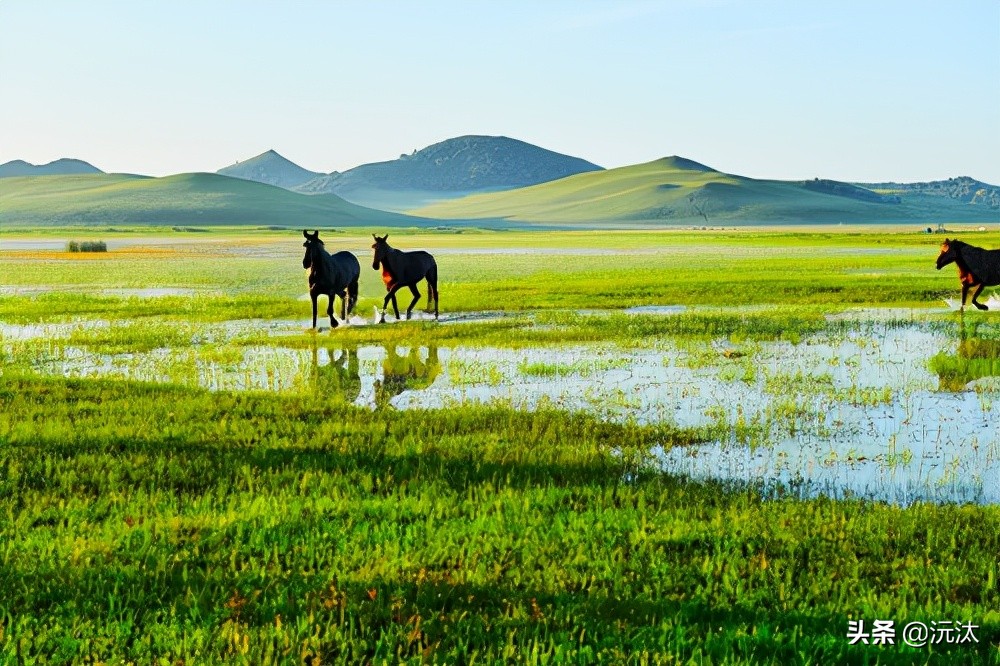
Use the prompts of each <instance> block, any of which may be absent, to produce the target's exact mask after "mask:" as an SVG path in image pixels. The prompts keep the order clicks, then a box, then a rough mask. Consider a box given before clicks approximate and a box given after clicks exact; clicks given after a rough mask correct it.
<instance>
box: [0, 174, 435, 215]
mask: <svg viewBox="0 0 1000 666" xmlns="http://www.w3.org/2000/svg"><path fill="white" fill-rule="evenodd" d="M0 219H2V220H3V223H4V225H5V226H33V227H41V226H67V225H74V226H75V225H82V226H97V225H100V226H104V225H108V226H130V225H153V226H159V225H163V226H200V225H205V226H209V225H212V226H215V225H266V226H287V227H292V228H306V227H308V228H317V227H342V226H377V227H387V226H397V227H398V226H421V225H424V224H427V223H428V222H429V221H428V220H420V219H417V218H413V217H407V216H405V215H399V214H396V213H387V212H385V211H380V210H372V209H370V208H364V207H362V206H357V205H355V204H352V203H348V202H347V201H344V200H343V199H341V198H340V197H338V196H336V195H334V194H322V195H317V196H306V195H304V194H297V193H295V192H291V191H289V190H285V189H282V188H280V187H274V186H271V185H265V184H262V183H255V182H252V181H248V180H241V179H238V178H228V177H225V176H220V175H217V174H210V173H186V174H179V175H176V176H167V177H165V178H150V177H147V176H133V175H124V174H89V175H71V176H53V177H51V178H24V177H20V178H8V179H5V180H4V181H3V185H2V189H0Z"/></svg>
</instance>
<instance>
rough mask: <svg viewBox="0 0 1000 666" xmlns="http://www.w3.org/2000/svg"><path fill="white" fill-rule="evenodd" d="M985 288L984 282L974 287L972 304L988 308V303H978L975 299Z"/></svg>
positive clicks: (983, 308) (982, 308)
mask: <svg viewBox="0 0 1000 666" xmlns="http://www.w3.org/2000/svg"><path fill="white" fill-rule="evenodd" d="M985 288H986V284H985V283H984V284H980V285H979V288H978V289H976V293H974V294H973V295H972V304H973V305H975V306H976V307H977V308H979V309H980V310H989V309H990V308H989V306H988V305H986V304H984V303H980V302H979V301H977V300H976V299H977V298H979V294H981V293H983V289H985Z"/></svg>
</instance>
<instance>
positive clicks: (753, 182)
mask: <svg viewBox="0 0 1000 666" xmlns="http://www.w3.org/2000/svg"><path fill="white" fill-rule="evenodd" d="M948 182H952V181H948ZM988 187H990V186H986V188H983V187H978V188H976V187H969V188H965V187H964V186H962V187H958V186H957V185H956V187H955V188H954V189H955V190H956V191H958V190H961V191H966V190H968V191H970V192H971V194H970V195H968V196H967V197H966V198H964V199H963V198H958V197H956V196H943V195H942V196H929V195H927V194H923V193H922V194H919V195H918V196H913V195H910V194H908V193H907V192H906V191H905V188H899V187H897V188H895V189H891V188H884V189H879V188H873V189H870V188H867V187H861V186H859V185H856V184H852V183H842V182H838V181H833V180H820V179H815V180H811V181H778V180H758V179H754V178H746V177H743V176H736V175H731V174H726V173H722V172H719V171H716V170H714V169H711V168H709V167H706V166H705V165H703V164H699V163H697V162H694V161H692V160H688V159H686V158H683V157H666V158H663V159H660V160H656V161H654V162H648V163H646V164H636V165H632V166H627V167H620V168H617V169H608V170H605V171H596V172H591V173H582V174H578V175H574V176H569V177H567V178H563V179H560V180H556V181H552V182H548V183H543V184H540V185H534V186H531V187H524V188H519V189H515V190H507V191H504V192H492V193H486V194H475V195H470V196H466V197H463V198H460V199H454V200H451V201H442V202H438V203H435V204H431V205H428V206H421V207H416V208H413V209H410V210H409V211H408V212H410V213H412V214H414V215H420V216H425V217H434V218H444V219H448V218H457V219H497V218H502V219H506V220H513V221H519V222H543V223H563V224H593V225H611V226H614V225H617V224H623V223H626V224H634V223H638V224H643V225H646V224H652V225H663V224H696V225H706V224H781V223H789V224H790V223H797V224H829V223H882V222H896V223H907V222H913V223H918V224H926V223H928V222H938V221H941V222H944V221H948V222H962V221H965V222H998V221H1000V212H998V211H997V209H995V208H993V207H991V205H990V203H989V202H990V201H992V199H991V198H990V196H991V195H990V194H989V191H988V189H987V188H988Z"/></svg>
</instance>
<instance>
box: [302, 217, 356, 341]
mask: <svg viewBox="0 0 1000 666" xmlns="http://www.w3.org/2000/svg"><path fill="white" fill-rule="evenodd" d="M302 235H303V236H305V237H306V242H305V243H303V244H302V247H304V248H305V249H306V256H304V257H303V258H302V268H308V269H309V298H311V299H312V306H313V328H316V299H317V298H319V296H320V295H321V294H326V297H327V300H328V304H327V307H326V313H327V314H328V315H330V328H337V320H336V319H334V318H333V297H334V296H340V306H341V308H340V311H341V315H340V318H341V319H347V315H348V314H350V313H351V312H353V311H354V305H355V304H356V303H357V302H358V278H359V277H361V264H360V263H358V258H357V257H355V256H354V255H353V254H351V253H350V252H347V251H346V250H345V251H342V252H337V253H336V254H333V255H331V254H330V253H328V252H327V251H326V250H325V249H323V241H321V240H320V239H319V231H318V230H317V231H314V232H313V233H312V234H310V233H309V232H308V231H303V232H302Z"/></svg>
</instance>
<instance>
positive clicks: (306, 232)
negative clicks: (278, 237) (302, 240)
mask: <svg viewBox="0 0 1000 666" xmlns="http://www.w3.org/2000/svg"><path fill="white" fill-rule="evenodd" d="M302 235H303V236H305V237H306V240H309V232H308V231H306V230H305V229H303V230H302Z"/></svg>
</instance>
